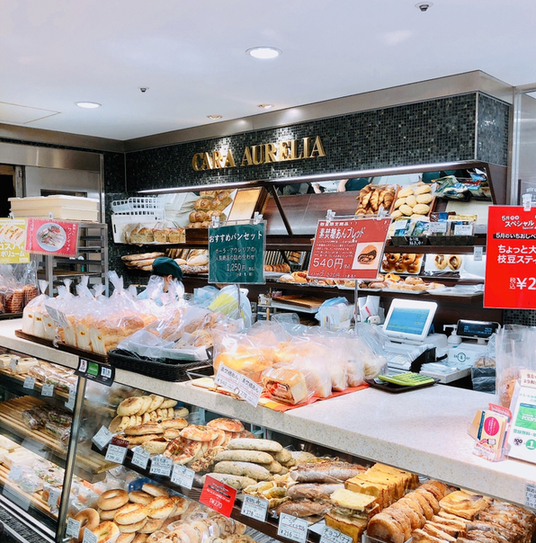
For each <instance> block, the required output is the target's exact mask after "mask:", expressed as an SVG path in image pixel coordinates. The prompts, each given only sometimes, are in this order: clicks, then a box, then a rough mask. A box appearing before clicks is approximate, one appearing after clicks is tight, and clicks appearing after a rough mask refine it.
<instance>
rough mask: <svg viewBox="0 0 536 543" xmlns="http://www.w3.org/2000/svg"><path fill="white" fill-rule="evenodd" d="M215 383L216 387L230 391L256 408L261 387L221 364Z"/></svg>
mask: <svg viewBox="0 0 536 543" xmlns="http://www.w3.org/2000/svg"><path fill="white" fill-rule="evenodd" d="M215 382H216V384H217V385H218V386H221V387H222V388H225V389H226V390H230V391H231V392H233V393H234V394H236V395H237V396H239V397H240V398H242V399H243V400H246V402H248V403H249V404H250V405H252V406H253V407H257V404H258V403H259V399H260V397H261V394H262V390H263V387H262V386H260V385H258V384H257V383H256V382H255V381H252V380H251V379H249V378H248V377H246V376H245V375H242V374H241V373H238V372H237V371H235V370H232V369H231V368H228V367H227V366H225V365H224V364H221V365H220V367H219V368H218V373H217V375H216V380H215Z"/></svg>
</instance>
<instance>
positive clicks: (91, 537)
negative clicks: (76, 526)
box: [82, 529, 99, 543]
mask: <svg viewBox="0 0 536 543" xmlns="http://www.w3.org/2000/svg"><path fill="white" fill-rule="evenodd" d="M98 541H99V538H98V537H97V536H96V535H95V534H94V533H93V532H90V531H89V530H88V529H85V530H84V538H83V539H82V543H98Z"/></svg>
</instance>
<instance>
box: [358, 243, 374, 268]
mask: <svg viewBox="0 0 536 543" xmlns="http://www.w3.org/2000/svg"><path fill="white" fill-rule="evenodd" d="M377 256H378V250H377V249H376V247H374V245H367V246H366V247H365V248H364V249H363V250H362V251H361V254H360V255H359V256H358V257H357V261H358V262H359V264H372V263H373V262H374V261H375V260H376V257H377Z"/></svg>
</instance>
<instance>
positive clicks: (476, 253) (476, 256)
mask: <svg viewBox="0 0 536 543" xmlns="http://www.w3.org/2000/svg"><path fill="white" fill-rule="evenodd" d="M483 257H484V247H482V246H481V245H477V246H476V247H475V248H474V249H473V260H474V261H475V262H482V259H483Z"/></svg>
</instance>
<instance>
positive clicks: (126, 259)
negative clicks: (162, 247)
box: [121, 253, 165, 262]
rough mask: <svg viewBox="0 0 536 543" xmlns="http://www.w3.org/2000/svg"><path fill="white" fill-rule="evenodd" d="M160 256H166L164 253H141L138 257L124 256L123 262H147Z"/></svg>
mask: <svg viewBox="0 0 536 543" xmlns="http://www.w3.org/2000/svg"><path fill="white" fill-rule="evenodd" d="M159 256H165V255H164V253H141V254H138V255H124V256H122V257H121V260H122V261H123V262H132V261H133V260H147V259H149V258H152V259H153V260H154V259H155V258H158V257H159Z"/></svg>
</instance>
